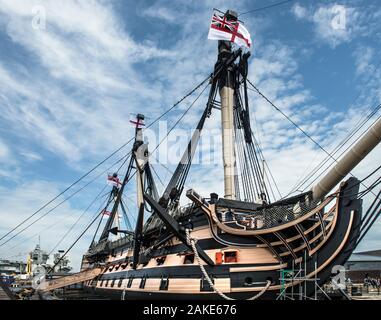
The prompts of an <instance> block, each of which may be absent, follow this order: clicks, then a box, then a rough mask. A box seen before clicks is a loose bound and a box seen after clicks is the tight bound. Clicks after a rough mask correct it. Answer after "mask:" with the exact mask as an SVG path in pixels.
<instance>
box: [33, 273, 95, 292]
mask: <svg viewBox="0 0 381 320" xmlns="http://www.w3.org/2000/svg"><path fill="white" fill-rule="evenodd" d="M102 271H103V268H94V269H89V270H84V271H81V272H78V273H75V274H72V275H69V276H65V277H61V278H58V279H54V280H49V281H42V282H41V284H40V285H39V286H38V288H37V290H38V291H40V292H47V291H51V290H55V289H59V288H63V287H67V286H70V285H73V284H76V283H81V282H85V281H88V280H91V279H94V278H95V277H96V276H98V275H99V274H101V273H102Z"/></svg>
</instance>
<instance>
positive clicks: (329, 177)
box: [312, 119, 381, 200]
mask: <svg viewBox="0 0 381 320" xmlns="http://www.w3.org/2000/svg"><path fill="white" fill-rule="evenodd" d="M380 141H381V119H379V120H378V121H377V122H376V123H375V124H374V125H373V126H372V127H371V128H370V129H369V131H368V132H367V133H366V134H365V135H364V136H363V137H362V138H361V139H360V140H359V141H358V142H357V143H356V144H355V145H354V147H352V148H351V149H350V150H349V151H348V152H347V153H346V154H345V156H344V157H343V158H342V159H340V160H339V161H338V162H337V164H336V165H335V166H334V167H333V168H332V169H331V170H330V171H328V173H327V174H326V175H325V176H324V177H323V178H322V179H321V180H320V181H319V182H318V183H317V184H316V185H315V186H314V187H313V188H312V196H313V198H314V199H316V200H320V199H322V198H324V196H325V195H327V194H328V192H330V191H331V190H332V188H333V187H334V186H335V185H337V184H338V183H339V182H340V181H341V180H342V179H343V178H344V177H345V176H346V175H347V174H348V173H349V172H351V171H352V170H353V169H354V168H355V167H356V166H357V165H358V164H359V163H360V162H361V160H363V159H364V158H365V157H366V156H367V154H368V153H369V152H371V151H372V150H373V149H374V148H375V147H376V146H377V145H378V144H379V143H380Z"/></svg>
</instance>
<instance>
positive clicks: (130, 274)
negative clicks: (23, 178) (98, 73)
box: [40, 10, 381, 300]
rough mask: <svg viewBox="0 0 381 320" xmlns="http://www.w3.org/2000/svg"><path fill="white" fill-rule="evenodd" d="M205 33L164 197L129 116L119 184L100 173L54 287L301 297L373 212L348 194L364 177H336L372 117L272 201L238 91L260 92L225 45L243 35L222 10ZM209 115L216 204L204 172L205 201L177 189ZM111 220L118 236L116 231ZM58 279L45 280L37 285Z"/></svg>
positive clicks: (361, 151) (357, 150)
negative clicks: (202, 91)
mask: <svg viewBox="0 0 381 320" xmlns="http://www.w3.org/2000/svg"><path fill="white" fill-rule="evenodd" d="M209 35H210V38H211V39H216V40H219V41H218V58H217V62H216V64H215V66H214V70H213V73H212V74H211V75H210V76H209V77H208V78H207V79H206V80H205V81H204V82H203V83H202V85H203V84H207V85H209V86H210V91H209V96H208V100H207V102H206V107H205V109H204V111H203V113H202V114H201V116H200V119H199V122H198V124H197V127H196V130H195V131H194V133H193V136H192V137H191V140H190V141H189V144H188V145H187V146H186V148H185V151H184V154H183V156H182V158H181V161H180V162H179V164H178V166H177V168H176V170H175V171H174V173H173V175H172V177H171V179H170V181H169V182H168V184H167V186H166V188H165V191H164V192H163V194H161V195H159V193H158V190H157V188H156V184H155V178H154V175H153V173H152V172H153V170H152V165H151V164H150V161H149V150H148V144H147V143H145V141H144V137H143V133H144V130H143V126H144V125H143V124H144V115H141V114H139V115H137V119H136V121H135V122H134V123H135V138H134V143H133V147H132V150H131V152H130V153H129V162H128V167H127V170H126V172H125V174H124V177H123V179H121V180H119V178H118V175H117V174H115V175H113V176H110V177H109V180H110V181H111V182H112V183H113V187H112V190H111V191H110V194H109V197H108V201H107V204H106V206H105V207H104V208H102V210H101V212H100V214H99V216H98V217H99V219H100V221H99V224H98V228H97V232H96V234H95V235H94V239H93V241H92V243H91V245H90V247H89V249H88V252H87V253H86V254H85V255H84V256H83V260H82V267H81V272H80V273H79V274H78V276H77V279H76V280H75V279H71V280H70V279H69V278H66V280H65V281H66V284H68V283H69V282H70V281H83V282H84V286H85V288H86V290H87V291H89V292H91V293H93V294H94V293H95V294H98V295H100V296H104V297H109V298H114V299H187V300H188V299H227V300H230V299H249V300H250V299H251V300H254V299H257V298H260V299H277V297H278V296H279V293H280V291H281V290H283V291H284V292H287V291H291V290H293V289H296V288H297V287H298V286H300V285H301V283H303V285H304V286H305V290H306V294H307V295H310V294H312V293H313V291H314V286H313V285H312V284H311V282H309V281H307V280H308V279H316V281H317V283H318V284H319V285H320V286H321V285H323V284H324V283H325V282H326V281H327V280H329V279H330V278H331V273H332V268H333V266H336V265H344V263H345V262H346V261H347V259H348V258H349V257H350V255H351V254H352V252H353V250H354V249H355V248H356V246H357V244H358V243H359V241H361V240H362V238H363V237H364V235H365V233H366V232H367V231H368V230H369V228H368V227H369V226H371V225H372V224H373V223H374V221H375V220H374V218H375V217H376V214H377V212H376V213H373V212H372V211H369V210H368V211H367V212H366V213H365V215H363V214H362V198H363V196H364V192H359V188H360V185H361V184H363V181H364V180H365V179H363V180H361V181H360V180H358V179H357V178H355V177H353V176H352V177H350V178H349V179H347V180H345V181H342V180H343V179H344V178H345V177H346V176H347V175H348V174H349V173H350V172H351V171H352V169H353V168H355V167H356V166H357V165H358V164H359V163H360V162H361V160H362V159H363V158H364V157H365V156H366V155H367V154H368V153H369V152H371V151H372V150H373V149H374V148H375V147H376V146H377V145H378V143H379V142H380V140H381V119H378V121H376V122H375V123H374V125H373V126H372V127H371V128H370V129H369V130H368V131H367V132H366V133H364V134H363V135H362V136H361V138H360V139H358V140H357V141H356V143H355V144H354V145H353V146H352V147H351V149H350V150H349V151H348V152H347V153H346V154H345V155H344V156H343V157H341V159H340V160H338V161H336V164H335V166H334V167H333V168H331V169H330V170H329V171H327V172H325V175H324V176H323V177H322V178H321V180H320V181H319V182H318V183H316V184H315V185H314V186H313V187H312V188H311V190H309V191H307V192H304V193H301V194H298V195H296V196H291V197H286V198H282V199H275V196H274V195H273V193H272V192H271V186H270V181H269V178H268V175H267V174H265V167H264V166H263V161H262V160H263V154H262V151H261V149H260V146H259V144H258V141H257V139H256V137H255V136H254V134H253V131H252V128H251V121H250V110H249V99H248V89H249V87H251V88H252V89H253V90H255V91H257V92H258V93H259V94H260V95H262V94H261V93H260V91H259V90H258V89H257V88H256V87H255V86H254V85H253V84H252V83H251V82H250V80H249V79H248V60H249V58H250V52H248V51H244V50H243V49H242V47H238V46H235V45H233V43H238V44H243V46H246V47H250V45H251V40H250V35H249V34H248V32H247V30H246V29H245V28H244V26H243V25H242V23H241V22H240V21H238V18H237V13H235V12H234V11H231V10H229V11H227V12H226V13H224V14H220V13H214V15H213V19H212V23H211V31H210V33H209ZM227 37H228V38H227ZM200 87H201V86H200V85H199V86H198V88H200ZM262 97H264V96H263V95H262ZM268 102H269V101H268ZM212 116H219V117H221V127H222V131H221V133H222V151H223V152H222V154H223V171H224V195H223V196H219V195H217V194H216V193H213V191H214V190H213V184H216V183H218V182H217V181H215V179H214V177H213V176H210V182H211V183H210V194H203V195H201V194H199V193H198V192H197V190H196V189H190V190H184V189H185V182H186V180H187V177H188V173H189V170H190V168H191V166H192V160H193V157H194V154H195V150H196V147H197V144H198V142H199V140H200V136H201V134H202V130H203V127H204V125H205V122H206V121H208V119H209V118H211V117H212ZM286 166H287V164H285V173H284V174H287V168H286ZM237 172H239V173H237ZM131 183H136V192H137V208H138V215H137V221H136V225H135V226H132V225H131V223H130V222H129V221H128V210H127V208H126V204H125V203H124V201H123V198H122V195H123V193H124V192H125V189H126V185H127V184H131ZM336 186H338V187H337V188H336V189H334V188H335V187H336ZM196 187H197V186H195V188H196ZM368 191H371V189H368ZM183 194H185V195H186V197H187V198H188V199H189V200H190V204H189V205H187V206H181V205H180V197H181V196H182V195H183ZM377 199H378V197H376V200H377ZM376 200H375V201H376ZM377 201H378V200H377ZM121 213H122V215H123V216H124V217H125V218H126V221H127V223H126V225H127V228H126V230H121V227H120V225H119V215H120V214H121ZM105 214H106V216H107V220H106V222H105V225H104V226H103V228H101V226H102V221H105V220H104V216H105ZM147 214H149V218H148V219H146V222H144V220H145V216H146V217H147ZM364 224H365V225H364ZM98 231H101V232H100V235H99V236H98V235H97V234H98ZM112 234H114V235H118V239H117V240H112V239H111V235H112ZM296 268H300V269H303V274H304V280H296V281H292V282H282V280H281V279H280V273H281V271H282V270H295V269H296ZM64 279H65V278H64ZM64 283H65V282H60V281H45V282H43V283H42V284H41V287H40V289H41V290H44V291H49V290H53V289H55V288H57V287H59V286H62V285H63V284H64ZM71 283H72V282H71Z"/></svg>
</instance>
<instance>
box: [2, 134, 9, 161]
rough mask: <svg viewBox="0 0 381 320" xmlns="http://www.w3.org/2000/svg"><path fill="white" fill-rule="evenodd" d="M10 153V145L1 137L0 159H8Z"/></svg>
mask: <svg viewBox="0 0 381 320" xmlns="http://www.w3.org/2000/svg"><path fill="white" fill-rule="evenodd" d="M9 154H10V152H9V148H8V146H7V145H6V144H5V143H4V142H3V141H2V140H1V139H0V161H4V160H6V159H7V158H8V156H9Z"/></svg>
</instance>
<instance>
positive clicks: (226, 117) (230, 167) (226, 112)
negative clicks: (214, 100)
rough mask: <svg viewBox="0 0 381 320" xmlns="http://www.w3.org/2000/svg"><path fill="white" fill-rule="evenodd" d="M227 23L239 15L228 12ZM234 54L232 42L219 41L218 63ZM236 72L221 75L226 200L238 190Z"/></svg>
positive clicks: (234, 195)
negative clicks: (235, 178)
mask: <svg viewBox="0 0 381 320" xmlns="http://www.w3.org/2000/svg"><path fill="white" fill-rule="evenodd" d="M225 18H226V20H227V21H236V20H237V13H236V12H234V11H232V10H228V11H227V12H226V14H225ZM231 53H232V43H231V42H230V41H222V40H220V41H218V63H224V62H225V61H226V60H227V59H228V58H229V57H230V56H231ZM234 80H235V79H234V72H233V67H232V66H229V67H228V68H226V70H225V71H224V72H223V73H222V74H221V77H220V80H219V93H220V98H221V127H222V154H223V165H224V189H225V198H226V199H235V198H236V190H235V184H234V175H235V173H236V160H235V154H234V114H233V112H234V83H235V81H234Z"/></svg>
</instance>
